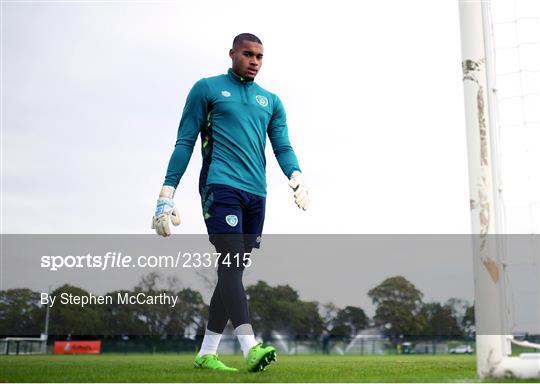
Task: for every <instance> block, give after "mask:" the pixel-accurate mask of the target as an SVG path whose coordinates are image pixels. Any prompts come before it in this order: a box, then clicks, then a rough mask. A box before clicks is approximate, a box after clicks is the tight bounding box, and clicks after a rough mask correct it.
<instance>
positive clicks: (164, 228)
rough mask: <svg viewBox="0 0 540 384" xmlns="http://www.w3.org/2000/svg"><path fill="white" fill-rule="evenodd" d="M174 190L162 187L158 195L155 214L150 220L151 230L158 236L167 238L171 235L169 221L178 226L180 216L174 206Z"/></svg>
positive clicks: (165, 186) (166, 186)
mask: <svg viewBox="0 0 540 384" xmlns="http://www.w3.org/2000/svg"><path fill="white" fill-rule="evenodd" d="M173 198H174V188H173V187H170V186H168V185H164V186H163V187H162V188H161V192H160V193H159V198H158V201H157V206H156V213H155V215H154V217H153V218H152V229H155V230H156V233H157V234H158V235H160V236H163V237H167V236H169V235H170V234H171V229H170V227H169V219H170V220H171V222H172V223H173V224H174V225H175V226H177V225H180V215H179V214H178V209H177V208H176V207H175V206H174V201H173Z"/></svg>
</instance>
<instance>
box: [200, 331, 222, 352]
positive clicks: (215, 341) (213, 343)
mask: <svg viewBox="0 0 540 384" xmlns="http://www.w3.org/2000/svg"><path fill="white" fill-rule="evenodd" d="M220 340H221V333H215V332H212V331H210V330H209V329H206V331H205V332H204V338H203V342H202V345H201V350H200V351H199V353H198V356H204V355H208V354H210V355H215V354H216V353H217V349H218V346H219V341H220Z"/></svg>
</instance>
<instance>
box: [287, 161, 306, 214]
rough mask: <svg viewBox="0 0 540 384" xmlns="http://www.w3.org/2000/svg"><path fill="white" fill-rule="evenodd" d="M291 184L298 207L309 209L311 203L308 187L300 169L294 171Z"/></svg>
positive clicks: (290, 180)
mask: <svg viewBox="0 0 540 384" xmlns="http://www.w3.org/2000/svg"><path fill="white" fill-rule="evenodd" d="M289 186H290V187H291V188H292V189H293V191H294V202H295V203H296V205H297V206H298V208H300V209H303V210H304V211H305V210H306V209H307V207H308V204H309V197H308V189H307V186H306V184H305V183H304V180H303V177H302V174H301V173H300V172H299V171H294V172H293V173H292V175H291V178H290V179H289Z"/></svg>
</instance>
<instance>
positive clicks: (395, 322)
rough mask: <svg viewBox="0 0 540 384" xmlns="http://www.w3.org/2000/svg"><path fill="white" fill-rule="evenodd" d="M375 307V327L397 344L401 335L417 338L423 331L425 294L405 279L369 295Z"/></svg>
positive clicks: (393, 280) (381, 286) (383, 285)
mask: <svg viewBox="0 0 540 384" xmlns="http://www.w3.org/2000/svg"><path fill="white" fill-rule="evenodd" d="M368 296H369V297H370V298H371V300H372V302H373V304H374V305H376V306H377V309H376V310H375V317H374V320H375V324H377V325H379V326H382V327H384V329H385V330H386V333H387V334H388V336H390V337H391V338H392V339H393V340H396V339H397V338H398V337H399V336H400V335H418V334H420V332H421V331H422V329H424V326H425V319H424V318H423V316H421V309H422V297H423V294H422V292H420V291H419V290H418V289H416V287H415V286H414V285H413V284H412V283H411V282H409V281H408V280H407V279H405V278H404V277H403V276H394V277H390V278H388V279H386V280H384V281H383V282H382V283H381V284H379V285H378V286H376V287H375V288H373V289H371V290H370V291H369V292H368Z"/></svg>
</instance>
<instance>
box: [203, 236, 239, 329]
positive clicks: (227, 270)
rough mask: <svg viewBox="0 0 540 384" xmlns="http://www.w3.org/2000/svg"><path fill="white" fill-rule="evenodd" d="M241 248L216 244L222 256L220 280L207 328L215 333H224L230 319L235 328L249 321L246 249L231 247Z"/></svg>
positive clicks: (215, 291) (211, 305)
mask: <svg viewBox="0 0 540 384" xmlns="http://www.w3.org/2000/svg"><path fill="white" fill-rule="evenodd" d="M239 248H240V247H238V246H237V247H230V246H229V247H224V248H222V247H218V246H216V250H217V252H218V253H220V254H221V256H220V263H219V265H218V282H217V285H216V288H215V289H214V294H213V295H212V299H211V300H210V310H209V315H208V324H207V328H208V329H209V330H210V331H212V332H215V333H223V330H224V329H225V326H226V325H227V321H228V320H229V319H231V322H232V324H233V327H234V328H237V327H238V326H240V325H242V324H246V323H249V310H248V302H247V298H246V292H245V290H244V284H243V283H242V275H243V273H244V266H243V260H242V256H243V252H244V250H242V252H241V253H240V252H238V251H236V252H235V251H233V252H231V249H239ZM224 249H227V250H228V251H225V250H224ZM242 249H243V246H242ZM227 253H229V255H230V258H229V261H230V265H227V264H226V263H225V262H226V261H227V260H226V259H225V255H226V254H227ZM237 253H238V254H239V255H240V256H239V257H240V258H239V259H237V258H235V257H234V255H236V254H237Z"/></svg>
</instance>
